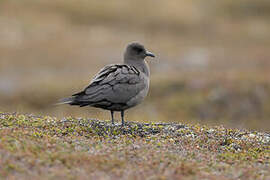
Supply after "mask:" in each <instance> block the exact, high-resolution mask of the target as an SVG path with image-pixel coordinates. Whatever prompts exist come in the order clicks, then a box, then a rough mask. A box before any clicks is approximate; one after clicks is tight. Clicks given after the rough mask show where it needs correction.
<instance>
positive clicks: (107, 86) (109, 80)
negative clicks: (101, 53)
mask: <svg viewBox="0 0 270 180" xmlns="http://www.w3.org/2000/svg"><path fill="white" fill-rule="evenodd" d="M145 86H146V85H145V83H144V80H143V75H142V74H141V73H140V71H139V70H137V69H136V68H135V67H133V66H128V65H118V64H114V65H108V66H106V67H104V68H103V69H101V70H100V71H99V72H98V74H97V75H96V76H95V77H94V79H93V80H92V81H91V83H90V85H89V86H88V87H86V88H85V89H84V91H82V92H79V93H77V94H74V95H73V96H74V99H73V102H72V103H70V104H71V105H80V106H87V105H91V106H96V107H102V108H109V107H110V106H113V105H115V104H123V105H124V104H126V103H127V102H128V101H129V100H130V99H132V98H133V97H135V96H136V95H137V94H138V93H140V91H141V90H142V89H144V88H145Z"/></svg>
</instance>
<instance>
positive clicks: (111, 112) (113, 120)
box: [111, 111, 114, 124]
mask: <svg viewBox="0 0 270 180" xmlns="http://www.w3.org/2000/svg"><path fill="white" fill-rule="evenodd" d="M113 113H114V112H113V111H111V116H112V124H114V118H113Z"/></svg>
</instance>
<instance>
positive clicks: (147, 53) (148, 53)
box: [146, 51, 156, 57]
mask: <svg viewBox="0 0 270 180" xmlns="http://www.w3.org/2000/svg"><path fill="white" fill-rule="evenodd" d="M146 56H150V57H156V56H155V55H154V54H153V53H151V52H150V51H146Z"/></svg>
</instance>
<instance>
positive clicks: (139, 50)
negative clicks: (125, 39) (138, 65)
mask: <svg viewBox="0 0 270 180" xmlns="http://www.w3.org/2000/svg"><path fill="white" fill-rule="evenodd" d="M134 50H135V51H136V52H137V53H138V54H140V53H141V52H142V51H143V49H142V48H140V47H136V48H134Z"/></svg>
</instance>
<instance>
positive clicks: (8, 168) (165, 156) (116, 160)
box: [0, 113, 270, 180]
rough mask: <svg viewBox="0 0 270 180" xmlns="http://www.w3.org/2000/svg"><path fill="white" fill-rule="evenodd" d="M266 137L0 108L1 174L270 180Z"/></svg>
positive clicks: (217, 128)
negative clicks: (35, 113) (59, 116)
mask: <svg viewBox="0 0 270 180" xmlns="http://www.w3.org/2000/svg"><path fill="white" fill-rule="evenodd" d="M269 163H270V134H267V133H262V132H257V131H252V132H251V131H247V130H239V129H226V128H224V127H222V126H214V127H209V126H201V125H194V124H193V125H189V124H177V123H135V122H127V124H126V126H125V127H121V125H115V126H112V125H111V123H110V121H101V120H96V119H85V118H72V117H68V118H63V119H57V118H55V117H49V116H36V115H31V114H18V113H0V179H2V178H3V179H18V178H20V179H37V178H39V179H55V178H64V177H65V178H66V179H89V178H92V179H220V180H221V179H245V180H247V179H252V180H253V179H270V167H269Z"/></svg>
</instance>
